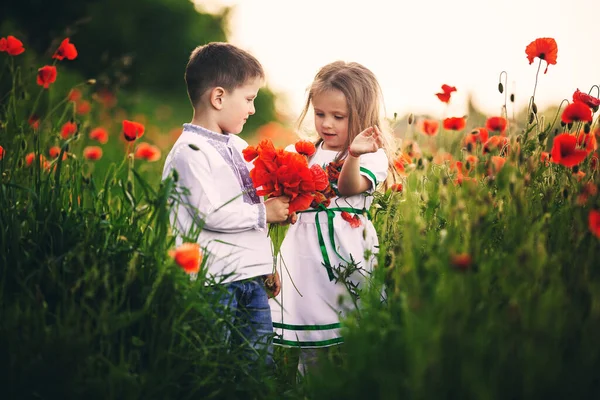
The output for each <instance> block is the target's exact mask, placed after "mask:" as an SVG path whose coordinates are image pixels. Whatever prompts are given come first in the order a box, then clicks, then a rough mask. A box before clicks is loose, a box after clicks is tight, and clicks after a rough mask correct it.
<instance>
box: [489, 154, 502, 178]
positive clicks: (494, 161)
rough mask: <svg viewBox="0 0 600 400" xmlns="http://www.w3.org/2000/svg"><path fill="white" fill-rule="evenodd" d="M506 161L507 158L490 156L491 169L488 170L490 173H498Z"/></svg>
mask: <svg viewBox="0 0 600 400" xmlns="http://www.w3.org/2000/svg"><path fill="white" fill-rule="evenodd" d="M505 163H506V158H504V157H499V156H492V157H491V158H490V169H489V170H488V175H493V174H497V173H498V172H499V171H500V170H501V169H502V167H503V166H504V164H505Z"/></svg>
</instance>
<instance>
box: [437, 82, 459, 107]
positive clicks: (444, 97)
mask: <svg viewBox="0 0 600 400" xmlns="http://www.w3.org/2000/svg"><path fill="white" fill-rule="evenodd" d="M452 92H456V88H455V87H454V86H449V85H446V84H444V85H442V92H441V93H436V94H435V95H436V96H437V97H438V99H440V101H441V102H444V103H449V102H450V96H451V95H452Z"/></svg>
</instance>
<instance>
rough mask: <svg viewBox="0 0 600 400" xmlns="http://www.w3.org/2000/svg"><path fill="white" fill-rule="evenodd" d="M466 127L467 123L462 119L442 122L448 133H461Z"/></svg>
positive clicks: (453, 118)
mask: <svg viewBox="0 0 600 400" xmlns="http://www.w3.org/2000/svg"><path fill="white" fill-rule="evenodd" d="M466 125H467V121H466V120H465V119H464V118H462V117H452V118H446V119H445V120H444V129H446V130H449V131H462V130H463V129H465V126H466Z"/></svg>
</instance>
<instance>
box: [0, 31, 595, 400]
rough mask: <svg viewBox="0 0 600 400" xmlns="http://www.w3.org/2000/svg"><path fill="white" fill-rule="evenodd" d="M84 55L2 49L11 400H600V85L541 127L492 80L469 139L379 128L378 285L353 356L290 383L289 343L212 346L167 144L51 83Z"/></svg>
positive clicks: (3, 337) (2, 255)
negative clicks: (265, 362)
mask: <svg viewBox="0 0 600 400" xmlns="http://www.w3.org/2000/svg"><path fill="white" fill-rule="evenodd" d="M523 49H524V50H525V51H524V53H523V62H529V64H531V68H532V75H531V79H532V81H535V83H536V87H537V85H541V84H544V85H551V84H552V68H553V65H556V64H557V62H558V61H557V54H558V51H559V44H557V43H556V42H555V41H554V39H551V38H539V39H536V40H534V41H532V42H531V43H530V44H528V45H527V40H525V42H524V46H523ZM523 49H518V51H519V52H521V51H523ZM83 51H85V49H79V48H77V43H72V42H71V41H70V39H69V38H64V39H63V40H62V41H61V42H60V43H59V44H58V45H57V47H56V49H55V51H54V52H53V53H52V54H50V55H49V56H48V57H46V58H43V57H33V56H31V57H29V56H28V51H27V43H24V42H23V41H21V40H20V39H19V38H17V37H15V36H7V37H3V38H1V39H0V64H1V71H0V90H1V92H0V98H1V101H0V229H1V230H0V315H1V316H2V318H1V321H2V322H0V367H1V368H2V370H1V372H2V373H1V374H0V377H1V378H0V382H2V384H3V391H4V393H5V394H6V396H7V397H4V396H3V398H82V397H84V396H85V397H86V398H90V399H91V398H99V399H100V398H101V399H105V398H119V399H122V398H141V397H144V398H157V399H165V398H174V399H184V398H241V397H250V398H278V399H280V398H323V399H331V398H348V399H350V398H356V399H363V398H386V399H388V398H389V399H397V398H428V399H429V398H436V399H437V398H461V399H468V398H473V399H483V398H485V399H505V398H598V397H599V396H600V378H599V377H598V372H597V371H598V370H600V341H599V340H598V338H600V195H599V194H598V186H599V184H600V178H599V168H600V166H599V159H598V158H599V156H598V146H597V140H598V138H599V137H600V117H599V115H600V114H598V108H599V107H600V99H599V97H600V88H599V87H598V86H594V87H592V88H585V89H584V88H573V92H572V93H565V100H564V101H563V102H562V103H561V104H560V105H558V109H557V111H556V112H554V111H552V112H550V113H548V112H545V111H543V110H538V108H537V105H536V94H535V89H534V91H533V93H531V95H530V96H531V97H530V101H529V105H528V107H527V110H526V112H524V113H521V114H522V115H523V118H515V117H513V116H511V113H509V110H510V108H511V107H512V104H513V101H512V94H511V93H508V92H506V88H505V86H506V81H505V80H503V79H502V78H503V76H504V74H500V80H499V84H498V90H499V91H500V93H502V94H504V95H505V99H506V100H505V103H504V104H503V105H501V106H502V112H500V113H499V114H498V115H488V116H486V118H485V122H484V123H483V124H481V125H479V124H476V123H475V122H474V121H475V119H474V118H472V117H471V116H470V115H466V116H449V117H448V118H443V119H435V118H430V117H427V116H420V115H410V116H409V117H408V120H407V123H406V122H401V121H400V120H396V119H394V120H391V121H390V123H391V125H392V127H393V128H394V129H395V130H396V133H397V138H398V139H399V140H398V143H399V146H398V149H397V151H396V158H395V159H394V165H395V168H396V171H397V173H398V176H399V179H398V180H397V181H396V182H390V183H389V187H388V188H383V189H382V190H381V191H380V192H378V193H377V194H376V200H375V202H374V206H373V209H372V210H371V213H372V215H373V221H374V224H375V226H376V228H377V231H378V234H379V239H380V243H381V247H380V249H379V267H378V269H377V273H376V276H375V277H374V279H373V282H372V285H370V286H369V287H364V288H361V293H360V295H361V305H360V308H359V310H358V311H357V312H355V313H353V314H351V315H350V316H349V317H348V318H346V319H345V320H344V321H343V327H344V328H343V329H344V332H345V344H344V345H343V346H340V349H337V351H334V352H331V354H330V355H329V356H330V357H329V358H326V359H325V358H324V359H323V360H322V364H321V367H320V370H319V373H318V374H314V375H310V376H309V377H308V378H307V379H306V380H305V381H302V382H301V383H296V382H295V379H294V377H293V371H294V369H295V364H294V362H295V361H294V356H295V354H294V352H293V351H287V350H282V349H278V351H277V352H276V356H277V364H278V369H277V371H276V372H275V373H274V374H273V373H272V372H271V371H268V370H266V369H265V370H262V369H259V370H255V369H253V368H252V367H251V366H250V365H248V361H247V359H246V358H245V357H244V356H243V354H242V350H238V349H235V348H234V349H231V348H229V347H228V346H226V345H225V344H223V343H222V341H221V339H220V338H221V335H222V330H223V329H224V328H226V327H227V326H228V325H227V324H228V318H227V310H222V309H219V306H218V305H217V304H218V298H216V296H214V293H209V292H208V291H207V290H205V289H206V288H205V287H204V285H205V283H207V279H209V278H207V277H205V276H204V275H203V274H202V271H203V266H204V264H203V263H205V262H206V261H205V260H204V259H203V258H202V254H201V252H199V251H198V247H197V246H196V245H193V244H189V243H188V244H185V245H184V246H181V247H179V248H175V246H174V243H175V241H174V238H173V237H172V235H171V232H170V229H169V218H168V215H169V210H170V209H171V207H172V206H173V205H174V204H175V203H176V202H177V201H179V199H178V196H177V192H178V189H181V188H179V187H178V184H177V176H176V175H174V176H172V177H171V178H169V179H167V180H165V181H164V182H161V181H160V173H161V171H162V165H163V162H164V156H165V155H166V154H167V153H168V150H169V147H170V145H172V143H173V142H174V140H175V138H176V137H177V134H178V131H177V130H174V131H172V132H161V130H160V129H159V128H157V127H155V126H153V125H152V124H150V123H148V122H147V121H148V119H149V118H148V116H145V115H142V114H135V115H132V114H128V113H127V112H126V111H125V110H124V109H122V108H120V107H119V103H118V102H119V99H118V98H117V96H116V95H115V94H114V93H111V92H110V91H107V90H105V89H103V88H99V87H97V84H96V82H95V81H94V80H93V79H90V80H85V81H81V82H73V84H72V85H69V87H68V88H67V89H65V86H64V85H62V86H58V85H57V83H58V82H59V81H60V80H61V79H62V76H63V72H64V69H66V65H68V63H69V62H72V61H73V60H75V59H76V58H77V57H78V54H79V52H83ZM499 67H500V68H501V66H499ZM541 76H543V78H544V79H543V80H542V79H540V77H541ZM494 84H495V83H493V82H492V83H491V86H492V87H493V85H494ZM579 89H582V90H579ZM588 89H589V90H588ZM457 91H460V88H456V87H454V86H451V84H444V85H442V87H441V91H440V92H439V93H432V101H441V102H443V103H449V102H451V101H452V96H453V93H455V92H457ZM165 112H166V111H165V108H164V107H163V108H159V109H157V110H156V111H155V115H159V116H160V115H161V113H165ZM512 114H513V115H514V113H512ZM179 122H181V123H183V122H186V121H179ZM265 138H266V139H271V140H273V141H279V144H282V145H285V144H289V143H292V142H294V141H295V140H296V138H295V137H294V135H293V134H292V133H290V131H289V130H288V129H286V128H284V127H283V126H282V125H279V124H278V123H276V122H271V123H269V124H267V125H264V126H263V127H261V128H260V129H258V130H257V132H256V135H255V136H253V137H250V138H249V142H251V143H252V144H255V143H258V142H259V140H260V139H265ZM307 171H308V169H307ZM307 196H308V195H307ZM312 200H313V198H309V197H306V198H304V199H303V201H304V202H305V203H307V204H310V201H312ZM350 218H351V217H350ZM349 222H350V221H349ZM343 267H344V266H341V267H340V268H338V269H343ZM190 273H194V274H196V273H197V274H198V279H197V280H190V279H189V276H188V274H190ZM382 287H384V290H385V292H386V295H387V296H386V301H385V302H381V301H380V296H379V294H380V293H381V290H382Z"/></svg>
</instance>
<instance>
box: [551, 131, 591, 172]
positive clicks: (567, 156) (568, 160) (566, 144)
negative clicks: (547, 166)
mask: <svg viewBox="0 0 600 400" xmlns="http://www.w3.org/2000/svg"><path fill="white" fill-rule="evenodd" d="M551 154H552V157H551V159H550V161H552V162H553V163H555V164H561V165H564V166H565V167H569V168H571V167H574V166H575V165H577V164H579V163H580V162H582V161H583V160H584V159H585V158H586V157H587V155H588V152H587V151H586V150H581V149H578V148H577V138H576V137H575V136H573V135H570V134H568V133H561V134H560V135H557V136H556V137H555V138H554V142H553V143H552V151H551Z"/></svg>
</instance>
